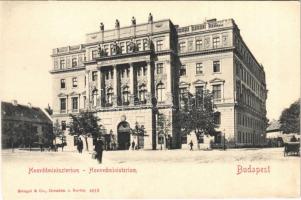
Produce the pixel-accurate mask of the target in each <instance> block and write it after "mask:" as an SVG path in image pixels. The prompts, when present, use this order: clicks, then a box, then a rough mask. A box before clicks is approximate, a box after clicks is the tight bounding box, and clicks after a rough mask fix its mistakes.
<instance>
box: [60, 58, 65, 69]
mask: <svg viewBox="0 0 301 200" xmlns="http://www.w3.org/2000/svg"><path fill="white" fill-rule="evenodd" d="M60 69H65V60H60Z"/></svg>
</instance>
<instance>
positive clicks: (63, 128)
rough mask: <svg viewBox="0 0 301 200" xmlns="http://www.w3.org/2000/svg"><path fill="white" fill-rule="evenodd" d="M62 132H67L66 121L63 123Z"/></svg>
mask: <svg viewBox="0 0 301 200" xmlns="http://www.w3.org/2000/svg"><path fill="white" fill-rule="evenodd" d="M61 127H62V131H65V130H66V121H61Z"/></svg>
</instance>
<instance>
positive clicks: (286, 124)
mask: <svg viewBox="0 0 301 200" xmlns="http://www.w3.org/2000/svg"><path fill="white" fill-rule="evenodd" d="M280 124H281V125H280V130H282V131H283V133H298V134H300V99H299V100H297V101H295V102H294V103H292V104H291V105H290V107H289V108H286V109H284V110H283V111H282V113H281V116H280Z"/></svg>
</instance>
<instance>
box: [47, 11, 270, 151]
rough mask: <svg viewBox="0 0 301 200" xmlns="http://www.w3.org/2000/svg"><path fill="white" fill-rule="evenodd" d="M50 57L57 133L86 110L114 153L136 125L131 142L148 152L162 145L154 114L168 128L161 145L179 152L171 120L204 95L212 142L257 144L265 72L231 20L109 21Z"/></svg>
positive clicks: (261, 128)
mask: <svg viewBox="0 0 301 200" xmlns="http://www.w3.org/2000/svg"><path fill="white" fill-rule="evenodd" d="M51 56H52V59H53V68H52V70H51V71H50V73H51V74H52V77H53V95H54V98H53V110H54V114H53V117H54V121H55V120H56V119H57V120H59V122H60V123H61V124H62V128H63V129H65V128H66V125H68V123H69V121H70V118H69V114H70V113H78V112H79V111H80V110H81V109H89V110H92V111H95V112H96V113H97V115H99V117H100V118H101V123H102V125H103V127H104V128H105V130H106V131H107V133H110V134H111V135H113V136H115V137H114V138H115V140H116V142H117V146H118V148H119V149H127V148H128V147H129V144H130V143H131V142H132V140H133V139H134V138H132V137H134V136H132V134H130V132H131V130H132V129H134V128H135V126H136V125H140V126H142V125H143V126H144V128H145V130H146V136H144V137H141V138H139V140H138V141H137V140H136V143H139V146H140V147H142V148H145V149H151V148H155V147H156V145H157V144H158V142H160V141H161V140H160V138H159V135H160V134H159V133H158V129H157V128H156V119H157V118H158V114H157V112H155V110H158V111H159V115H164V119H165V120H166V121H168V124H171V125H170V127H169V128H168V135H169V136H170V137H168V138H166V139H168V140H162V141H163V143H168V144H169V145H171V146H172V147H173V148H179V147H181V143H182V142H183V141H184V140H185V138H183V137H181V133H180V130H179V128H177V125H178V124H177V123H173V120H174V114H175V112H177V109H178V108H180V107H181V103H182V102H181V97H182V96H183V95H185V93H192V94H195V93H199V92H202V91H203V90H205V89H208V90H210V91H212V92H213V96H214V103H215V105H216V106H215V107H216V113H217V115H216V116H217V119H216V123H218V124H219V128H218V129H217V130H218V131H219V134H218V135H217V137H216V142H221V138H222V136H223V135H224V136H225V137H226V142H227V144H229V145H230V144H235V145H237V146H239V145H247V144H249V145H252V144H253V145H254V144H260V143H262V142H263V141H264V133H265V125H264V121H265V116H266V106H265V102H266V98H267V90H266V83H265V72H264V69H263V67H262V65H261V64H259V63H258V62H257V60H256V59H255V57H254V56H253V54H252V53H251V52H250V50H249V49H248V47H247V46H246V44H245V43H244V41H243V39H242V38H241V35H240V31H239V29H238V27H237V25H236V24H235V22H234V20H233V19H227V20H221V21H217V20H216V19H212V20H206V21H205V22H203V23H201V24H197V25H190V26H186V27H178V26H177V25H174V24H173V23H172V22H171V21H170V20H169V19H167V20H159V21H154V20H153V17H152V15H151V14H150V15H149V19H148V22H147V23H142V24H136V20H135V18H134V17H133V18H132V20H131V25H130V26H126V27H120V23H119V21H118V20H116V23H115V28H114V29H111V30H105V28H104V25H103V24H102V23H101V24H100V29H99V31H97V32H94V33H89V34H87V35H86V43H84V44H80V45H75V46H67V47H61V48H55V49H53V53H52V55H51ZM154 97H155V98H154ZM154 99H156V102H154ZM154 103H155V104H154ZM155 106H156V108H157V109H154V107H155ZM67 127H68V126H67ZM162 141H161V142H162Z"/></svg>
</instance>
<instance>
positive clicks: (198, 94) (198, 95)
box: [195, 86, 204, 107]
mask: <svg viewBox="0 0 301 200" xmlns="http://www.w3.org/2000/svg"><path fill="white" fill-rule="evenodd" d="M203 92H204V87H203V86H196V87H195V99H196V106H197V107H199V106H201V105H203Z"/></svg>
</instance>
